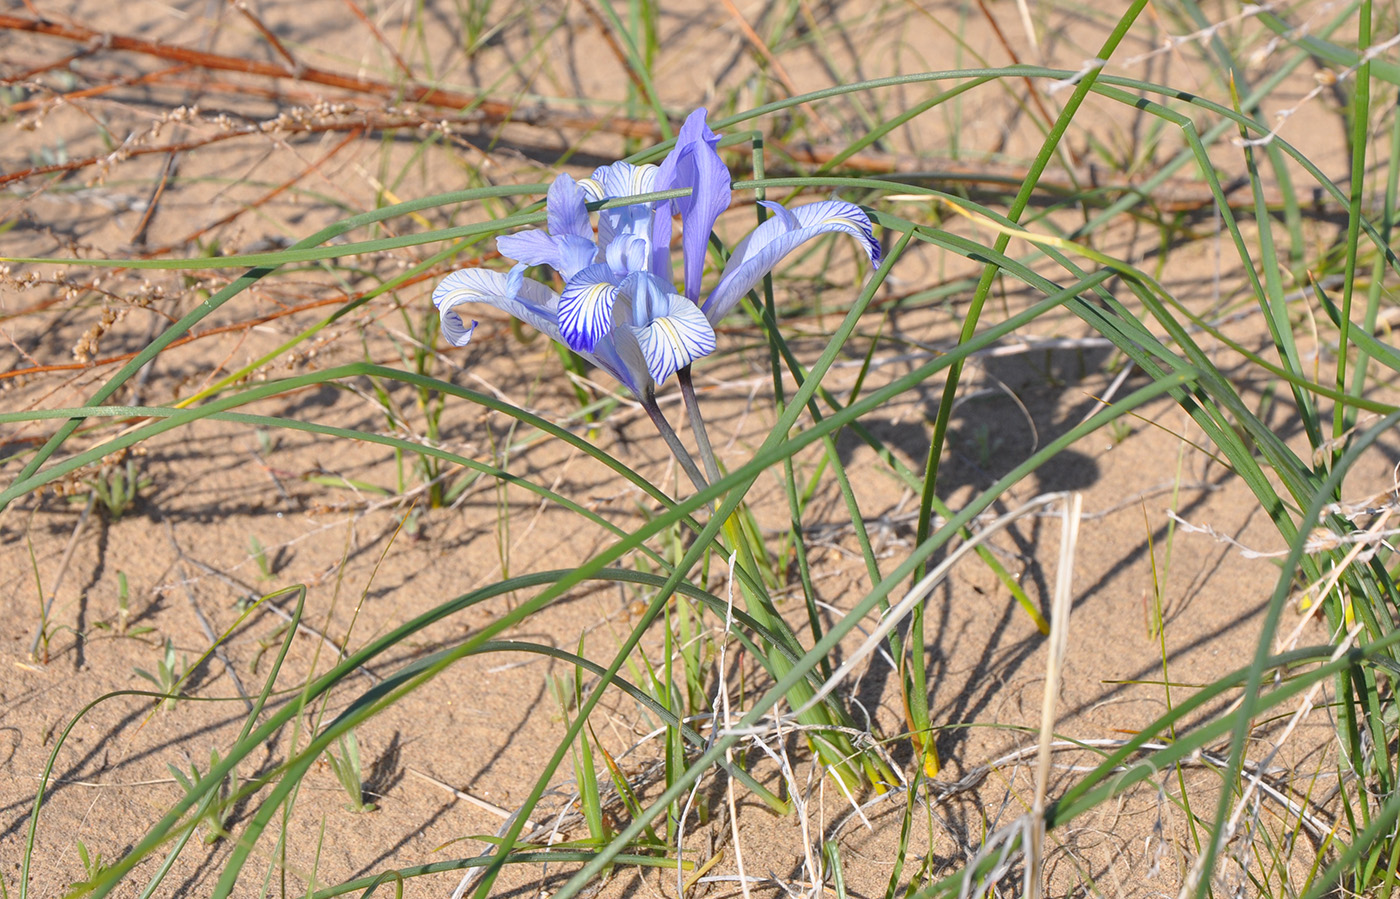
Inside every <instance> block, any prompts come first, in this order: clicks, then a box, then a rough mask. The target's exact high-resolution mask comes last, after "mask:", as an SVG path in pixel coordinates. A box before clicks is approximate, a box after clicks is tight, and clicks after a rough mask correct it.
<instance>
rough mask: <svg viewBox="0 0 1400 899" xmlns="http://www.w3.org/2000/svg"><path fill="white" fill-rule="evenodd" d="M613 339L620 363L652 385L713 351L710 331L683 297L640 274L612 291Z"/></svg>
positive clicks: (661, 283)
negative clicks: (640, 372)
mask: <svg viewBox="0 0 1400 899" xmlns="http://www.w3.org/2000/svg"><path fill="white" fill-rule="evenodd" d="M613 315H614V327H613V337H614V339H615V341H616V343H617V347H618V350H619V352H620V354H621V356H622V359H623V360H624V361H625V362H627V363H628V366H629V367H631V368H638V367H640V368H642V369H643V370H644V371H645V372H646V374H647V375H648V377H649V379H650V380H651V381H653V382H655V383H657V384H660V383H661V382H663V381H665V380H666V379H667V378H668V377H670V376H671V375H672V374H674V373H675V372H677V371H679V370H680V369H682V368H684V367H685V366H687V365H689V364H690V363H692V362H694V361H695V360H696V359H699V358H700V357H702V356H708V355H709V354H710V353H712V352H714V349H715V330H714V328H713V327H711V325H710V323H709V321H708V320H707V319H706V318H705V316H704V314H703V313H701V312H700V310H699V308H698V307H696V305H695V304H694V303H692V302H691V301H690V300H689V299H687V298H686V297H683V296H681V295H680V294H676V293H672V292H671V291H670V285H669V284H667V283H666V282H665V281H663V280H661V279H660V278H657V277H655V276H653V275H650V274H648V273H646V272H638V273H635V274H632V275H630V276H628V277H627V278H626V279H625V280H624V281H623V282H622V284H621V285H620V286H619V288H618V303H617V305H616V306H615V307H614V313H613Z"/></svg>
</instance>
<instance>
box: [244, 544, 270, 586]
mask: <svg viewBox="0 0 1400 899" xmlns="http://www.w3.org/2000/svg"><path fill="white" fill-rule="evenodd" d="M248 555H250V556H252V557H253V561H254V562H256V563H257V565H258V580H260V581H270V580H272V576H273V574H274V573H275V572H273V570H272V560H271V559H269V558H268V557H267V547H265V546H263V545H262V541H261V540H259V539H258V538H257V537H254V536H251V535H249V537H248Z"/></svg>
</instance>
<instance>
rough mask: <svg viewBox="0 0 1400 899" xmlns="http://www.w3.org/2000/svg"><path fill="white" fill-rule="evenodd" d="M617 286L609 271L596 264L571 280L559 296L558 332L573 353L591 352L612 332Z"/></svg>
mask: <svg viewBox="0 0 1400 899" xmlns="http://www.w3.org/2000/svg"><path fill="white" fill-rule="evenodd" d="M616 299H617V284H616V283H615V279H614V276H613V273H612V269H610V268H608V266H606V265H604V264H602V263H599V264H596V265H590V266H588V267H587V268H585V269H583V270H582V271H580V272H579V273H578V274H576V275H575V276H574V277H573V278H571V279H570V280H569V282H568V284H566V285H565V286H564V293H563V294H562V295H561V296H560V297H559V333H560V335H561V336H562V337H563V338H564V343H566V344H568V346H569V348H570V349H572V350H581V351H583V352H592V351H593V348H594V347H596V346H597V345H598V342H599V341H600V340H602V339H603V337H604V336H606V335H607V333H608V332H609V331H610V330H612V323H613V303H614V301H616Z"/></svg>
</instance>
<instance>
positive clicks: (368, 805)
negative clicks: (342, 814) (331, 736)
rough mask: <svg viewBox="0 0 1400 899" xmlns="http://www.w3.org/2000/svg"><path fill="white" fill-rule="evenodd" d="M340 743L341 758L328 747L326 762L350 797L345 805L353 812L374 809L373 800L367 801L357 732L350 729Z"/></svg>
mask: <svg viewBox="0 0 1400 899" xmlns="http://www.w3.org/2000/svg"><path fill="white" fill-rule="evenodd" d="M338 743H339V745H340V758H336V757H335V754H334V753H333V752H331V751H330V750H329V749H327V750H326V762H327V763H329V764H330V766H331V770H332V771H334V772H335V779H336V780H338V781H340V785H341V786H342V787H344V788H345V795H347V796H349V797H350V801H349V802H347V803H346V804H345V807H346V808H348V809H350V811H352V812H372V811H374V810H375V809H376V808H377V806H376V805H375V804H374V803H373V802H365V788H364V777H363V776H362V775H361V768H360V743H359V741H358V740H356V739H355V732H354V731H348V732H347V733H346V734H345V735H344V736H342V737H341V738H340V740H339V741H338Z"/></svg>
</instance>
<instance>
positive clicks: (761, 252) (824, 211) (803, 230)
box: [701, 200, 880, 322]
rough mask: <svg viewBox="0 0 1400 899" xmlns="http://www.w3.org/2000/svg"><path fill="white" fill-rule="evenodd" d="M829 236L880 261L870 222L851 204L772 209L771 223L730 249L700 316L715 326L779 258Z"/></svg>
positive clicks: (831, 202)
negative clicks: (848, 238) (856, 244)
mask: <svg viewBox="0 0 1400 899" xmlns="http://www.w3.org/2000/svg"><path fill="white" fill-rule="evenodd" d="M765 205H771V204H765ZM832 232H841V233H846V234H850V235H852V236H854V237H855V238H857V239H858V240H859V241H860V243H861V249H863V250H864V251H865V253H866V255H867V256H869V257H870V261H871V262H878V261H879V260H880V244H879V243H878V242H877V241H876V240H875V235H874V228H873V227H872V226H871V224H870V217H869V216H867V215H866V214H865V212H864V211H863V210H862V209H861V208H860V207H859V206H857V205H855V204H854V203H847V202H845V201H844V200H824V201H822V202H820V203H809V204H808V205H806V206H799V207H797V208H796V209H792V210H787V209H781V208H780V207H774V215H773V218H770V219H769V220H768V221H766V222H764V223H763V224H761V225H759V226H758V227H757V228H755V229H754V230H753V231H752V232H751V233H750V234H749V236H748V237H745V238H744V239H743V240H742V241H740V243H739V245H738V246H737V247H735V248H734V253H733V255H731V256H730V257H729V262H728V263H727V264H726V265H725V266H724V272H723V273H722V274H721V275H720V279H719V283H718V284H716V285H715V289H714V290H712V291H710V295H709V297H707V298H706V299H705V302H704V304H703V305H702V306H701V309H703V310H704V312H705V317H706V318H708V319H709V320H710V321H711V322H717V321H719V320H720V319H721V318H722V317H724V315H725V314H726V313H727V312H729V310H731V309H733V308H734V307H735V306H736V305H737V304H738V302H739V300H740V299H742V298H743V296H744V295H745V294H746V293H748V292H749V291H750V290H752V289H753V287H754V285H755V284H757V283H758V282H759V281H760V280H761V279H762V278H763V276H764V275H766V274H768V272H770V271H772V270H773V267H774V266H775V265H777V264H778V261H779V260H780V259H782V258H783V257H784V256H786V255H787V254H788V253H791V252H792V251H793V250H794V249H796V248H797V247H798V245H800V244H802V243H805V242H806V241H808V240H811V239H812V238H814V237H817V236H818V235H821V234H830V233H832Z"/></svg>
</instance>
